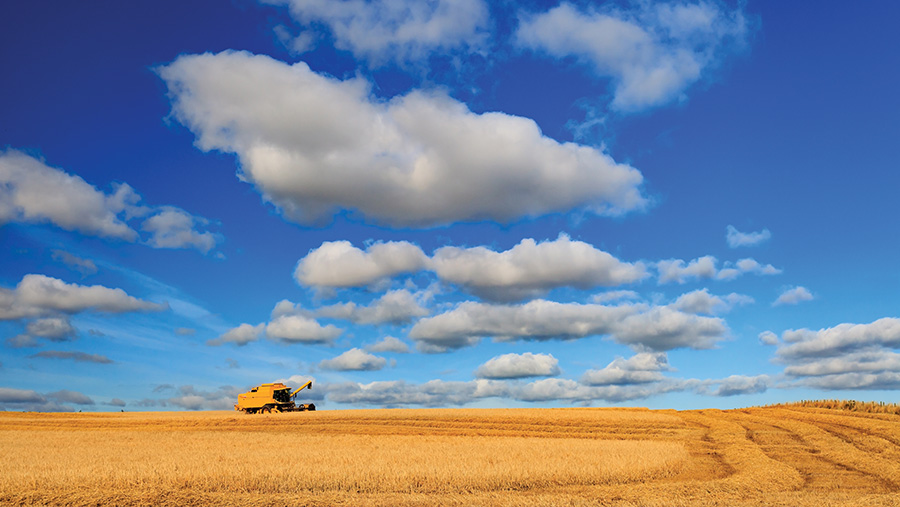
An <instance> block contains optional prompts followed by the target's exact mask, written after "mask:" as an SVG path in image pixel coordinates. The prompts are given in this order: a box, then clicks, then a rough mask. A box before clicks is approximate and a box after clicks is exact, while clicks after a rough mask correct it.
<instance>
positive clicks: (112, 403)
mask: <svg viewBox="0 0 900 507" xmlns="http://www.w3.org/2000/svg"><path fill="white" fill-rule="evenodd" d="M106 404H107V405H109V406H111V407H124V406H125V405H126V403H125V400H121V399H119V398H113V399H111V400H109V401H108V402H107V403H106Z"/></svg>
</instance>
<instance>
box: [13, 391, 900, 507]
mask: <svg viewBox="0 0 900 507" xmlns="http://www.w3.org/2000/svg"><path fill="white" fill-rule="evenodd" d="M0 504H2V505H120V506H129V505H154V506H181V505H254V506H269V505H271V506H282V505H323V506H325V505H354V506H355V505H383V506H394V505H398V506H407V505H511V506H513V505H521V506H551V505H566V506H581V505H585V506H586V505H621V506H630V505H635V506H638V505H641V506H669V505H675V506H677V505H691V506H693V505H701V506H702V505H728V506H741V505H785V506H795V505H800V506H803V505H810V506H813V505H814V506H816V507H822V506H829V505H854V506H856V505H862V506H865V505H872V506H876V505H900V416H898V415H892V414H867V413H859V412H848V411H842V410H829V409H821V408H808V407H780V408H752V409H743V410H731V411H720V410H700V411H674V410H660V411H651V410H646V409H588V408H585V409H580V408H572V409H510V410H500V409H498V410H481V409H435V410H346V411H318V412H307V413H302V412H301V413H284V414H266V415H254V416H250V415H244V414H240V413H236V412H201V413H182V412H179V413H171V412H169V413H108V414H100V413H95V414H38V413H0Z"/></svg>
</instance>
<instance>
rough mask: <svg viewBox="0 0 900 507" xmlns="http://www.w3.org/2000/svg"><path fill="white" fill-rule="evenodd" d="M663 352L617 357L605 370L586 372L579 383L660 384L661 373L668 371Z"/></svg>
mask: <svg viewBox="0 0 900 507" xmlns="http://www.w3.org/2000/svg"><path fill="white" fill-rule="evenodd" d="M669 369H670V368H669V363H668V357H667V356H666V353H665V352H641V353H638V354H635V355H633V356H631V357H629V358H628V359H625V358H622V357H617V358H615V359H614V360H613V361H612V362H611V363H609V364H608V365H607V366H606V367H605V368H602V369H599V370H588V371H586V372H584V375H583V376H582V377H581V383H582V384H586V385H591V386H603V385H632V384H649V383H653V382H661V381H663V380H665V377H664V376H663V374H662V373H661V372H663V371H667V370H669Z"/></svg>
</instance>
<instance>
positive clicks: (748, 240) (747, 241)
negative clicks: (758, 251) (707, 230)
mask: <svg viewBox="0 0 900 507" xmlns="http://www.w3.org/2000/svg"><path fill="white" fill-rule="evenodd" d="M771 237H772V233H771V232H769V229H763V230H761V231H759V232H741V231H739V230H737V229H735V228H734V226H732V225H729V226H728V227H727V228H726V233H725V240H726V241H727V242H728V246H729V247H731V248H738V247H742V246H756V245H759V244H761V243H764V242H766V241H768V240H769V238H771Z"/></svg>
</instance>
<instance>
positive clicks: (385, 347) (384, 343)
mask: <svg viewBox="0 0 900 507" xmlns="http://www.w3.org/2000/svg"><path fill="white" fill-rule="evenodd" d="M366 350H368V351H369V352H396V353H399V354H405V353H407V352H409V345H407V344H406V343H405V342H403V341H402V340H400V339H399V338H394V337H393V336H385V337H384V339H383V340H381V341H380V342H378V343H374V344H372V345H369V346H368V347H366Z"/></svg>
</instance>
